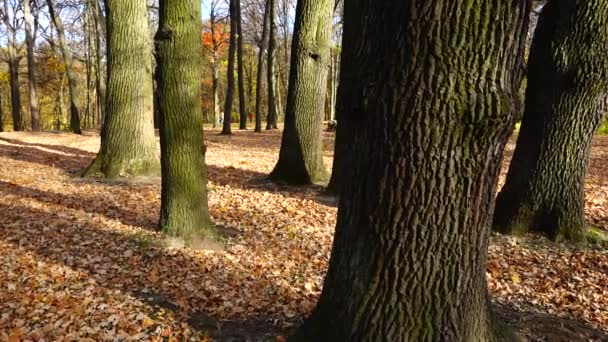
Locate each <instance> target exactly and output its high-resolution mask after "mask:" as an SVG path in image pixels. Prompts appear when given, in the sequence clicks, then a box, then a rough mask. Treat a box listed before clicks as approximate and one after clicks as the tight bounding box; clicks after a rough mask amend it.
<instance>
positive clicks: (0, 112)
mask: <svg viewBox="0 0 608 342" xmlns="http://www.w3.org/2000/svg"><path fill="white" fill-rule="evenodd" d="M3 94H4V90H3V89H2V88H0V132H4V107H3V105H2V101H3V99H2V95H3Z"/></svg>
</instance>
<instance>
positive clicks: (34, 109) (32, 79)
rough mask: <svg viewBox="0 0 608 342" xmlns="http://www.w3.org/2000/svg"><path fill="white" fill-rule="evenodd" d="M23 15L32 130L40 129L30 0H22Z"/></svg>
mask: <svg viewBox="0 0 608 342" xmlns="http://www.w3.org/2000/svg"><path fill="white" fill-rule="evenodd" d="M23 16H24V20H25V42H26V46H27V80H28V90H29V102H30V114H31V117H32V131H40V112H39V109H38V108H39V107H38V92H37V91H36V62H35V56H34V45H35V41H34V18H33V17H32V11H31V8H30V0H23Z"/></svg>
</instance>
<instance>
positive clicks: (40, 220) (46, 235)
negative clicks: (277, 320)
mask: <svg viewBox="0 0 608 342" xmlns="http://www.w3.org/2000/svg"><path fill="white" fill-rule="evenodd" d="M0 212H2V213H3V214H2V215H0V227H2V229H0V239H1V240H3V241H4V242H6V243H8V244H11V245H13V248H12V250H16V251H20V250H25V251H27V253H30V252H31V253H34V254H35V256H36V257H35V258H36V259H38V260H39V261H43V262H51V263H60V264H63V265H65V266H68V267H70V268H71V269H73V270H77V271H80V272H84V273H86V274H87V278H88V279H89V280H88V281H87V279H84V280H82V282H83V284H69V283H67V284H66V285H65V286H67V287H70V286H73V287H74V289H75V290H74V291H76V292H77V291H79V290H84V289H85V288H87V287H89V286H90V284H92V283H91V281H93V280H94V282H93V283H95V284H97V285H98V286H100V287H101V288H105V289H109V290H112V291H114V292H113V293H118V292H116V290H118V291H119V292H120V293H122V294H124V295H130V296H133V297H135V298H137V299H138V300H140V301H141V302H144V303H146V304H148V305H150V306H151V307H152V308H153V310H161V309H162V310H164V311H170V312H172V314H173V315H174V316H175V317H176V319H177V320H178V323H179V322H181V323H179V324H182V323H183V324H188V325H189V326H190V327H191V328H192V329H193V330H196V331H200V332H204V334H207V335H208V336H210V337H212V338H213V339H214V340H220V341H244V340H266V339H268V338H269V337H270V336H276V335H277V334H279V333H281V329H280V328H278V327H276V326H274V325H273V324H272V323H271V322H269V321H268V320H267V316H266V315H267V311H266V310H263V309H260V308H259V307H257V308H252V307H248V305H247V304H248V303H252V302H254V301H260V300H262V301H264V302H267V303H276V302H279V303H287V302H289V301H290V299H289V298H288V297H285V296H284V295H281V291H276V292H264V293H251V292H250V291H243V289H241V288H239V287H240V286H241V282H243V281H244V280H245V279H249V281H250V282H251V277H252V273H251V272H250V271H251V270H253V269H255V266H254V265H249V264H247V263H243V262H242V261H236V260H233V259H231V258H222V257H221V256H219V257H218V256H217V255H215V254H214V253H211V254H204V253H203V254H198V253H197V254H196V256H195V254H193V253H192V252H188V251H187V250H183V249H168V248H164V247H163V246H161V245H159V244H156V243H150V242H144V240H142V239H141V237H140V236H139V235H137V234H136V233H127V232H121V231H118V230H113V229H109V228H107V227H104V226H103V225H102V224H100V223H98V222H96V221H93V220H91V219H90V218H89V219H87V218H86V217H84V218H82V217H78V216H73V217H70V216H67V217H66V216H65V215H61V214H60V213H56V212H50V211H48V212H47V211H45V210H41V209H38V208H31V207H26V206H23V205H19V204H15V205H14V204H10V205H9V204H4V203H0ZM218 258H219V259H220V260H219V262H218ZM14 262H16V263H17V262H19V260H14ZM255 281H256V282H257V283H256V284H255V288H259V289H261V290H262V291H263V289H264V288H265V287H267V286H268V287H269V286H274V287H276V286H278V285H277V284H273V283H272V281H271V279H266V278H265V277H263V276H261V277H259V279H256V280H255ZM0 285H2V280H0ZM32 291H34V292H35V291H37V290H36V289H32ZM40 291H45V289H44V288H41V289H40ZM261 297H264V298H261ZM230 303H232V304H230ZM53 305H54V304H53ZM53 305H50V307H49V308H47V309H48V310H47V311H49V312H53V311H54V310H59V308H57V307H54V306H53ZM237 306H239V307H241V308H242V310H243V311H241V312H240V313H234V312H233V314H232V315H230V314H229V315H226V316H222V315H221V314H220V311H221V310H222V309H225V308H226V307H237ZM155 312H156V311H155ZM150 315H151V316H154V315H155V313H154V312H152V313H150ZM50 317H52V316H50ZM218 317H228V318H229V319H221V318H218ZM230 317H232V318H230ZM76 319H77V320H78V318H77V317H76ZM49 323H54V322H49Z"/></svg>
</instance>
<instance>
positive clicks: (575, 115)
mask: <svg viewBox="0 0 608 342" xmlns="http://www.w3.org/2000/svg"><path fill="white" fill-rule="evenodd" d="M607 48H608V3H607V2H606V1H603V0H551V1H549V3H548V4H547V5H546V6H545V7H544V9H543V11H542V14H541V15H540V18H539V22H538V26H537V28H536V32H535V36H534V39H533V43H532V48H531V52H530V60H529V74H528V88H527V91H526V107H525V111H524V117H523V122H522V126H521V131H520V134H519V137H518V141H517V147H516V149H515V153H514V155H513V160H512V161H511V165H510V167H509V173H508V175H507V180H506V183H505V185H504V187H503V189H502V191H501V192H500V194H499V195H498V198H497V201H496V211H495V214H494V228H495V229H496V230H498V231H500V232H503V233H514V234H523V233H526V232H527V231H529V230H533V231H541V232H544V233H546V234H547V235H549V236H550V237H552V238H565V239H567V240H573V241H582V240H584V239H585V218H584V182H585V174H586V171H587V164H588V161H589V153H590V150H591V144H592V140H593V136H594V134H595V132H596V131H597V129H598V127H599V126H600V124H601V122H602V119H603V118H604V115H605V114H606V111H607V110H608V58H606V49H607Z"/></svg>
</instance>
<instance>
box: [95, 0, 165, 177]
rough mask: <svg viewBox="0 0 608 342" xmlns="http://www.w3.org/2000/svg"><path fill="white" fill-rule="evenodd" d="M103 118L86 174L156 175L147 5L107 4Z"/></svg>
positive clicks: (116, 1)
mask: <svg viewBox="0 0 608 342" xmlns="http://www.w3.org/2000/svg"><path fill="white" fill-rule="evenodd" d="M106 20H107V23H106V27H107V33H108V88H107V96H108V101H107V113H106V119H105V124H104V126H103V130H102V138H101V148H100V150H99V153H98V155H97V158H96V159H95V160H94V161H93V163H92V164H91V166H89V168H88V169H87V171H86V172H85V175H90V174H93V173H96V172H101V173H102V174H103V175H104V176H106V177H108V178H116V177H124V176H140V175H150V174H157V173H158V171H159V169H160V162H159V159H158V150H157V148H156V138H155V136H154V99H153V82H152V59H151V58H150V53H151V51H152V44H151V41H150V33H149V29H148V14H147V7H146V4H145V3H144V2H142V1H133V2H126V1H122V0H108V12H107V14H106Z"/></svg>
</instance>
